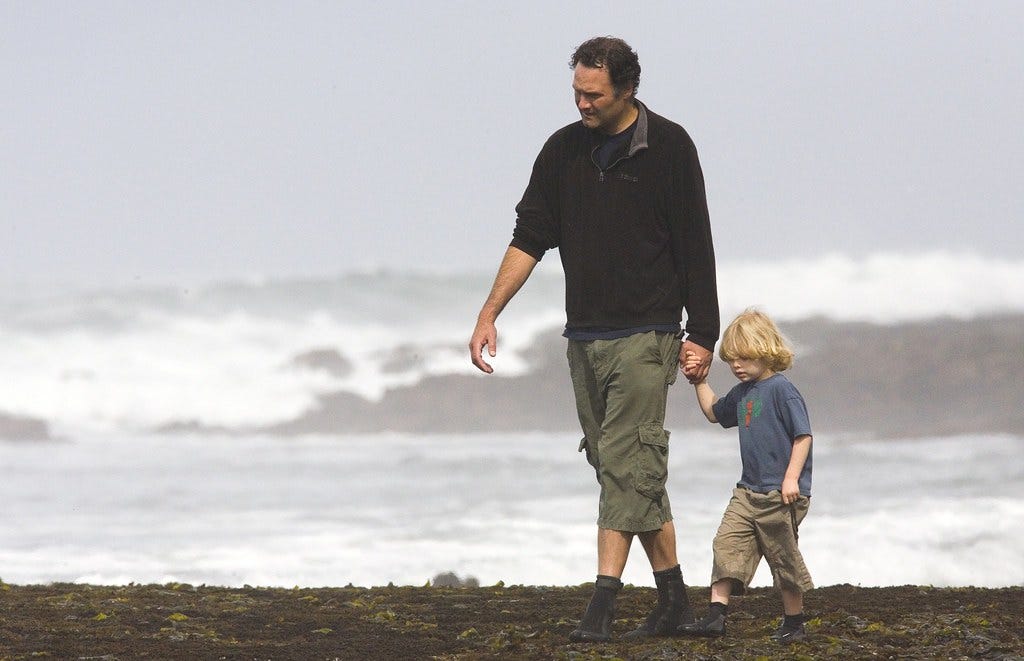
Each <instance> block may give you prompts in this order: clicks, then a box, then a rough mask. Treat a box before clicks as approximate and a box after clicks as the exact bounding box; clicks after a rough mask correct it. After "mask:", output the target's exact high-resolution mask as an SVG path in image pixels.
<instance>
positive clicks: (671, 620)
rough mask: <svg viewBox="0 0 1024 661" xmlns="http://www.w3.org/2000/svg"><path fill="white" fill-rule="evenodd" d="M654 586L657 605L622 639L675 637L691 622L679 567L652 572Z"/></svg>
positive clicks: (687, 599) (691, 618)
mask: <svg viewBox="0 0 1024 661" xmlns="http://www.w3.org/2000/svg"><path fill="white" fill-rule="evenodd" d="M654 584H655V585H656V586H658V605H657V606H656V607H655V608H654V610H653V611H652V612H651V614H650V615H648V616H647V620H646V621H645V622H644V623H643V624H641V625H640V627H639V628H638V629H636V630H635V631H630V632H629V633H627V634H626V635H625V636H623V638H650V637H652V636H676V635H679V634H678V633H676V630H677V628H678V627H680V626H681V625H686V624H690V623H692V622H693V610H691V609H690V599H689V597H687V596H686V584H685V583H684V582H683V572H682V570H681V569H680V568H679V565H676V566H675V567H673V568H671V569H665V570H663V571H656V572H654Z"/></svg>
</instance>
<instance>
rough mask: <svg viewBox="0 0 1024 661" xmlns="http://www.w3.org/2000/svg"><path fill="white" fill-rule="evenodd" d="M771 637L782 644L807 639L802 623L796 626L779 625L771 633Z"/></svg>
mask: <svg viewBox="0 0 1024 661" xmlns="http://www.w3.org/2000/svg"><path fill="white" fill-rule="evenodd" d="M772 639H773V640H775V641H776V642H779V643H782V644H783V645H789V644H790V643H798V642H800V641H801V640H806V639H807V631H805V630H804V625H803V624H798V625H797V626H796V628H793V627H786V626H781V627H779V628H778V630H777V631H776V632H775V633H773V634H772Z"/></svg>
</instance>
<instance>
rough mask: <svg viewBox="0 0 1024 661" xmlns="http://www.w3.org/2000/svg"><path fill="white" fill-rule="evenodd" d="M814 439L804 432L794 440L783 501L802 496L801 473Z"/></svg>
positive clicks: (790, 500)
mask: <svg viewBox="0 0 1024 661" xmlns="http://www.w3.org/2000/svg"><path fill="white" fill-rule="evenodd" d="M812 440H813V439H812V438H811V437H810V436H808V435H807V434H804V435H803V436H797V437H796V440H794V441H793V451H792V452H790V454H789V466H787V467H786V475H785V477H783V478H782V502H784V503H786V504H787V505H788V504H789V503H794V502H796V499H797V498H799V497H800V483H799V481H800V473H802V472H803V470H804V463H805V462H806V461H807V455H809V454H810V453H811V441H812Z"/></svg>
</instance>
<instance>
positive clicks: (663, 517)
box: [566, 331, 681, 533]
mask: <svg viewBox="0 0 1024 661" xmlns="http://www.w3.org/2000/svg"><path fill="white" fill-rule="evenodd" d="M680 342H681V340H680V339H679V338H678V337H676V336H675V335H673V334H672V333H659V332H654V331H651V332H648V333H637V334H635V335H630V336H629V337H624V338H620V339H616V340H592V341H579V340H569V348H568V350H567V352H566V355H567V357H568V360H569V372H570V374H571V376H572V385H573V390H574V391H575V394H576V412H577V413H578V415H579V418H580V425H581V426H582V427H583V434H584V437H583V440H582V441H581V442H580V448H579V449H580V452H586V455H587V461H588V462H589V463H590V465H591V466H593V468H594V471H595V472H596V474H597V482H598V484H599V485H600V486H601V497H600V501H599V504H598V517H597V525H598V526H600V527H601V528H607V529H610V530H620V531H623V532H634V533H637V532H647V531H651V530H659V529H660V528H661V527H662V526H663V525H664V524H665V523H667V522H669V521H671V520H672V508H671V507H670V505H669V500H668V494H667V493H666V492H665V480H666V479H667V478H668V437H669V433H668V431H667V430H666V429H665V400H666V398H667V397H668V387H669V386H670V385H672V384H673V383H675V380H676V375H677V374H678V371H679V348H680Z"/></svg>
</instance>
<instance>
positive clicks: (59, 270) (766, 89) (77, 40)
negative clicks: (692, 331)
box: [0, 0, 1024, 287]
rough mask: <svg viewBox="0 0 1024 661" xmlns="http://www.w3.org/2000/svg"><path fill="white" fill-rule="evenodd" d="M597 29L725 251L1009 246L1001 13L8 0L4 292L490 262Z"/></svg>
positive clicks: (1008, 94) (2, 161) (1013, 85)
mask: <svg viewBox="0 0 1024 661" xmlns="http://www.w3.org/2000/svg"><path fill="white" fill-rule="evenodd" d="M603 34H614V35H616V36H621V37H623V38H625V39H626V40H627V41H628V42H629V43H630V44H631V45H632V46H633V48H634V49H635V50H636V51H637V53H638V54H639V57H640V62H641V66H642V68H643V73H642V76H641V84H640V88H639V90H638V97H639V98H640V99H641V100H642V101H644V102H645V103H646V104H647V105H648V106H649V107H650V108H651V109H652V110H653V111H655V112H657V113H659V114H661V115H663V116H666V117H669V118H670V119H672V120H674V121H676V122H678V123H680V124H682V125H683V126H684V127H685V128H686V129H687V130H688V132H689V133H690V135H691V136H692V137H693V139H694V142H695V143H696V145H697V148H698V152H699V154H700V157H701V163H702V166H703V169H704V175H705V179H706V182H707V191H708V203H709V207H710V211H711V217H712V227H713V231H714V235H715V246H716V252H717V254H718V258H719V261H720V262H740V261H744V260H754V261H757V260H764V259H774V258H785V259H799V258H801V257H813V256H818V255H821V254H825V253H842V254H846V255H851V256H854V257H857V256H864V255H870V254H876V253H879V252H885V253H888V252H901V253H907V252H912V253H916V252H930V251H948V252H953V253H969V254H972V255H981V256H991V257H998V258H1016V257H1018V256H1019V254H1020V252H1021V249H1022V248H1024V229H1022V228H1021V220H1022V219H1024V202H1022V198H1024V196H1022V195H1021V184H1020V182H1021V181H1022V170H1024V129H1022V121H1021V120H1022V119H1024V57H1022V56H1021V50H1020V39H1021V37H1022V36H1024V3H1021V2H1016V1H996V0H992V1H984V2H942V1H930V2H896V3H893V2H888V1H887V2H881V1H867V2H857V3H844V2H818V1H815V2H799V1H792V2H790V1H787V2H761V3H753V2H678V1H675V0H672V1H665V2H643V1H638V2H621V1H620V2H615V3H611V2H592V3H584V4H581V3H568V2H555V1H550V0H549V1H547V2H536V1H533V0H528V1H522V2H515V3H505V2H503V3H498V2H475V1H474V2H470V1H443V0H442V1H438V2H430V3H422V2H395V1H386V0H385V1H382V2H373V3H363V2H360V3H356V2H293V1H289V2H236V1H231V0H226V1H222V2H206V1H200V2H189V1H174V2H171V1H168V2H151V1H134V0H133V1H130V2H111V1H108V0H96V1H92V2H49V1H46V0H42V1H39V0H23V1H10V0H0V114H2V116H3V118H4V121H3V123H2V126H0V166H2V175H0V242H2V244H3V259H2V260H0V287H12V286H17V285H20V284H24V283H35V282H47V283H62V282H65V283H78V284H81V283H92V284H110V285H117V284H130V283H135V282H154V283H157V282H159V283H178V282H192V281H209V280H218V279H231V278H240V277H241V278H279V277H324V276H328V277H329V276H333V275H338V274H343V273H348V272H352V271H377V270H395V271H410V270H411V271H418V270H429V271H453V270H454V271H458V270H472V271H480V270H485V271H493V270H495V269H496V267H497V264H498V261H499V260H500V258H501V255H502V253H503V252H504V250H505V247H506V246H507V244H508V241H509V239H510V238H511V232H512V227H513V225H514V222H515V213H514V207H515V204H516V203H517V202H518V201H519V198H520V196H521V195H522V191H523V189H524V187H525V185H526V182H527V178H528V176H529V172H530V168H531V166H532V163H533V160H534V158H535V157H536V154H537V151H538V150H539V149H540V146H541V145H542V144H543V142H544V140H545V139H546V138H547V136H548V135H550V134H551V133H552V132H554V131H555V130H556V129H558V128H560V127H561V126H564V125H566V124H569V123H571V122H573V121H576V120H578V114H577V113H576V110H575V108H574V106H573V98H572V91H571V88H570V84H571V75H572V72H571V70H570V69H569V67H568V64H567V61H568V58H569V55H570V54H571V52H572V51H573V50H574V49H575V47H576V46H577V45H578V44H579V43H580V42H582V41H584V40H585V39H587V38H589V37H591V36H595V35H603ZM548 259H550V261H552V262H554V261H556V260H555V259H553V258H548ZM546 261H547V260H546Z"/></svg>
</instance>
